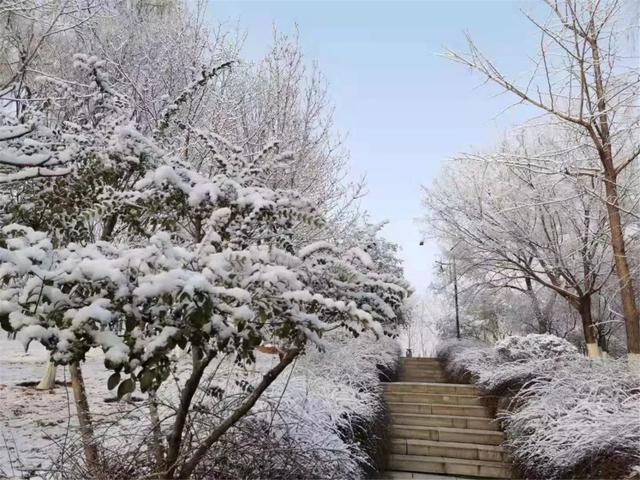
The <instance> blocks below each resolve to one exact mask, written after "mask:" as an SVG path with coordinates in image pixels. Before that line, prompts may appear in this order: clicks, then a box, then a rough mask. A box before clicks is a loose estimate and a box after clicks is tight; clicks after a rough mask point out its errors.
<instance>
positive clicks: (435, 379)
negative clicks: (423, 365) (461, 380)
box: [398, 372, 447, 383]
mask: <svg viewBox="0 0 640 480" xmlns="http://www.w3.org/2000/svg"><path fill="white" fill-rule="evenodd" d="M398 380H399V381H400V382H424V383H447V378H446V377H445V376H444V375H435V374H434V375H430V374H428V373H424V374H423V373H420V374H418V373H415V374H408V373H402V372H400V374H399V375H398Z"/></svg>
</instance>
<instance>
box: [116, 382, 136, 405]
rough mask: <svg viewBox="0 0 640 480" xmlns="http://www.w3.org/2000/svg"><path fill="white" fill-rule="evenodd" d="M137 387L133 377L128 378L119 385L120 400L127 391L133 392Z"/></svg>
mask: <svg viewBox="0 0 640 480" xmlns="http://www.w3.org/2000/svg"><path fill="white" fill-rule="evenodd" d="M135 388H136V384H135V382H134V381H133V380H132V379H130V378H127V379H126V380H125V381H124V382H122V383H121V384H120V386H119V387H118V394H117V395H118V400H119V399H121V398H122V397H124V396H125V395H126V394H127V393H131V392H133V391H134V390H135Z"/></svg>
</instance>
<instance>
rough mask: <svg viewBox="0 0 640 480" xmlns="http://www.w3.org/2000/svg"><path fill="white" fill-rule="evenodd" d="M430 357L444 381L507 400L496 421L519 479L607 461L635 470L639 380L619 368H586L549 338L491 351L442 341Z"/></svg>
mask: <svg viewBox="0 0 640 480" xmlns="http://www.w3.org/2000/svg"><path fill="white" fill-rule="evenodd" d="M438 357H440V358H442V359H443V360H444V362H445V368H446V370H447V371H448V372H449V374H450V375H452V376H454V377H460V376H463V375H465V374H468V375H470V376H471V377H472V379H473V381H474V382H475V383H476V384H477V385H478V386H480V387H481V388H482V389H483V390H485V391H487V392H489V393H494V394H498V395H504V394H511V395H513V398H512V399H511V402H510V404H509V409H508V410H505V411H502V412H500V417H501V419H502V420H503V424H504V427H505V432H506V434H507V445H508V446H509V447H510V449H511V455H512V457H513V459H514V461H516V462H517V463H518V464H520V465H521V466H522V467H523V469H524V470H525V472H526V471H528V472H530V473H532V474H535V475H536V476H538V477H541V478H564V477H566V476H567V475H570V474H571V473H572V472H573V471H574V470H575V469H577V468H581V467H582V468H584V467H585V466H586V465H589V464H590V462H592V463H593V464H597V463H598V462H603V461H606V460H607V458H609V459H610V458H613V457H615V458H616V459H617V460H618V459H619V461H620V462H625V463H627V464H629V465H630V466H631V465H634V464H638V463H640V413H639V412H640V376H638V375H637V374H635V373H632V372H631V371H630V370H629V368H628V366H627V364H626V362H624V361H622V360H590V359H588V358H585V357H583V356H581V355H579V354H578V352H577V350H576V348H575V347H574V346H573V345H571V344H570V343H569V342H567V341H566V340H563V339H561V338H558V337H554V336H553V335H527V336H524V337H519V336H513V337H508V338H506V339H504V340H503V341H501V342H499V343H498V344H496V345H495V346H494V347H490V346H487V345H484V344H481V343H478V342H474V341H470V340H463V341H457V340H449V341H445V342H443V343H441V344H440V345H439V347H438ZM509 389H511V391H509Z"/></svg>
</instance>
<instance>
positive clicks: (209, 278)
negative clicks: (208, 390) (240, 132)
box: [0, 55, 407, 478]
mask: <svg viewBox="0 0 640 480" xmlns="http://www.w3.org/2000/svg"><path fill="white" fill-rule="evenodd" d="M76 67H77V68H78V69H79V70H80V71H81V72H82V73H83V74H84V75H85V76H86V77H87V79H88V83H76V82H74V83H72V84H66V83H65V84H63V85H62V86H61V87H60V88H64V89H65V92H66V95H67V96H68V98H63V97H62V96H61V95H60V93H58V88H57V87H58V86H60V85H59V83H56V84H55V86H54V87H55V88H53V91H55V92H56V95H60V96H58V97H57V100H56V101H52V102H49V103H47V104H45V105H44V106H38V107H37V108H35V107H34V113H33V115H34V118H35V116H37V115H39V116H41V117H42V118H47V119H48V118H51V117H53V118H56V119H57V122H58V123H57V124H56V125H55V126H57V125H71V126H74V127H75V125H76V124H77V123H78V121H80V120H81V121H82V124H83V125H87V127H85V128H84V129H82V128H81V127H75V128H76V129H80V130H81V131H80V132H78V133H77V134H76V135H75V136H65V137H64V138H65V139H66V140H67V141H68V142H69V143H70V144H71V145H72V147H73V148H76V149H77V150H78V151H79V152H80V153H81V154H82V155H81V156H79V157H74V158H73V160H74V162H73V168H72V169H70V170H69V171H67V172H66V175H65V176H63V177H61V178H47V177H42V176H37V177H34V178H33V179H31V180H29V181H27V180H26V179H25V178H24V176H23V177H20V178H22V180H23V181H22V182H20V184H19V185H18V187H17V190H13V189H9V190H7V192H6V193H5V195H6V196H7V197H8V198H10V199H11V202H9V204H8V209H7V211H6V213H5V215H4V218H5V219H6V221H5V222H4V224H3V225H2V229H1V231H2V234H1V238H2V245H1V248H0V258H1V259H2V265H3V267H2V275H0V278H2V281H3V283H4V289H3V291H2V297H1V298H0V301H1V303H0V320H1V321H2V325H3V327H4V328H5V329H8V330H10V331H13V332H15V333H16V334H17V338H18V339H19V340H21V341H23V342H24V343H25V345H28V344H29V342H31V341H39V342H41V343H42V344H43V345H45V347H47V348H48V349H49V350H50V351H51V354H52V357H51V358H52V360H53V361H54V362H56V363H63V364H69V365H71V366H72V368H73V369H75V370H76V371H77V373H76V375H81V374H80V373H79V365H80V363H81V362H82V361H83V359H84V357H85V355H86V353H87V352H88V350H89V349H90V348H92V347H94V346H99V347H101V348H102V349H103V351H104V354H105V366H106V367H107V368H109V369H111V370H113V371H114V373H113V375H112V376H111V378H110V380H109V386H110V388H116V387H117V389H118V395H119V396H123V395H125V394H127V393H130V392H132V391H133V390H134V388H136V386H139V388H140V389H141V390H142V391H144V392H150V393H153V392H154V391H155V390H157V389H158V388H159V386H160V385H161V384H162V383H163V382H164V381H165V380H167V378H168V377H169V374H170V371H171V366H172V362H173V361H174V360H173V357H172V356H171V355H170V353H171V352H172V350H173V349H174V348H175V347H176V346H179V347H181V348H182V349H187V350H190V351H191V355H192V368H191V370H190V372H189V373H188V376H187V379H186V381H185V383H184V385H183V386H182V388H181V390H180V398H179V407H178V409H177V412H176V416H175V419H174V421H173V423H172V424H171V425H170V426H168V427H167V431H168V437H167V438H168V440H167V442H166V445H164V444H163V445H158V446H157V447H158V448H159V449H160V450H162V451H163V452H164V454H163V455H161V457H162V459H161V464H158V465H156V467H155V468H156V469H157V471H158V472H165V476H166V477H169V478H171V477H174V476H177V477H180V478H183V477H187V476H189V475H190V474H191V473H192V472H193V471H194V469H195V468H196V467H197V466H198V464H199V463H200V462H201V461H202V459H203V458H204V456H205V455H206V454H207V452H208V450H209V449H210V448H211V447H212V445H213V444H214V443H215V442H216V441H217V440H218V439H219V438H220V437H221V436H222V435H223V434H224V433H225V432H226V431H227V430H228V429H229V428H230V427H232V426H233V425H234V424H235V423H236V422H237V421H238V420H239V419H240V418H242V417H243V416H244V415H245V414H246V413H247V412H248V411H249V410H250V409H251V407H252V406H253V405H254V404H255V402H256V401H257V400H258V398H259V397H260V395H261V394H262V393H263V392H264V391H265V390H266V388H267V387H268V386H269V385H270V384H271V383H272V382H273V381H274V380H275V379H276V378H277V376H278V375H279V374H280V373H281V372H282V371H283V370H284V369H285V368H286V367H287V366H288V365H289V364H290V363H291V362H292V361H293V360H294V359H295V358H296V357H297V356H298V355H300V353H301V352H302V351H304V349H305V348H306V347H307V346H308V345H310V344H315V345H317V346H318V347H319V348H322V335H323V333H325V332H328V331H332V330H336V329H346V330H348V331H350V332H352V333H353V334H355V335H357V334H359V333H360V332H363V331H367V330H373V331H374V332H376V334H378V335H381V334H383V331H384V330H385V329H386V330H387V331H393V326H394V324H395V323H397V322H399V321H401V316H402V310H401V307H402V303H403V300H404V298H405V297H406V295H407V287H406V285H405V284H404V282H403V281H401V280H398V279H397V278H395V277H393V276H391V275H388V274H385V273H378V272H377V271H376V270H375V265H374V262H373V261H372V260H371V258H370V256H369V255H368V254H367V253H366V252H365V251H364V250H363V249H361V248H357V247H351V248H348V249H346V250H344V251H341V250H340V249H339V248H337V247H335V246H333V245H331V244H328V243H327V242H319V243H314V244H307V243H306V242H305V240H304V239H303V238H302V237H301V236H300V234H299V226H300V225H303V224H304V225H306V226H307V228H320V227H321V225H322V223H323V222H324V219H323V218H322V217H321V216H320V215H318V213H317V211H316V209H315V207H314V205H313V202H312V201H311V200H310V199H309V198H306V197H304V196H303V195H301V194H300V193H299V192H297V191H296V190H291V189H277V188H272V187H270V186H269V182H268V179H269V178H271V175H272V174H273V172H275V171H278V170H279V169H282V168H286V165H287V164H288V163H289V162H291V161H292V159H293V157H292V154H290V153H288V152H283V151H281V149H280V148H279V145H278V143H277V142H272V143H270V144H269V145H267V146H266V147H265V148H264V149H262V150H260V151H255V152H254V151H245V150H244V149H243V148H241V147H237V146H235V145H233V144H232V143H231V142H229V141H228V140H226V139H225V138H223V137H222V136H221V135H219V134H217V133H215V132H212V131H208V130H203V129H198V128H195V127H193V126H191V125H186V124H184V123H182V122H181V120H180V116H179V115H176V112H178V111H179V107H180V105H181V102H183V101H184V99H185V98H186V97H188V96H192V95H194V94H195V93H196V92H197V91H198V89H199V88H200V87H201V86H202V85H201V83H202V82H201V80H200V79H198V80H196V81H195V82H194V84H193V85H190V86H189V87H187V89H185V90H184V91H183V92H180V94H179V95H178V96H177V97H176V99H175V101H174V102H172V103H170V104H169V105H168V107H167V109H166V111H165V112H163V114H162V116H163V127H162V128H158V129H156V130H155V131H154V132H152V134H146V135H145V134H144V132H142V131H141V130H140V129H139V128H138V126H137V124H136V123H135V122H133V121H131V118H132V116H131V112H132V111H133V110H134V107H133V106H132V102H131V101H130V100H129V98H128V97H127V96H126V95H125V94H122V93H119V92H117V91H116V90H115V89H114V88H113V87H112V86H111V85H110V83H109V80H108V75H107V73H106V71H105V69H104V64H103V63H102V62H100V61H98V60H97V59H96V58H95V57H87V56H83V55H80V56H77V57H76ZM219 71H220V70H219V69H218V68H215V69H213V70H212V71H211V72H210V73H208V72H205V73H203V77H207V76H208V78H213V77H214V76H215V75H216V74H217V72H219ZM205 83H206V80H205ZM61 98H62V99H61ZM73 98H77V99H79V104H78V105H76V108H70V106H69V103H68V102H69V101H71V99H73ZM46 114H49V115H46ZM54 114H55V115H54ZM29 115H31V113H30V111H29V110H27V111H26V113H25V116H29ZM176 127H177V128H176ZM50 128H54V126H51V127H50ZM152 135H153V136H152ZM15 141H16V142H18V143H16V144H15V145H13V144H11V145H10V148H13V149H17V150H20V149H22V148H26V147H28V146H29V145H32V144H34V141H35V140H34V139H33V138H32V137H30V136H28V135H26V134H25V135H21V136H19V137H18V138H17V139H15ZM186 144H188V145H190V148H194V149H195V148H197V149H198V150H199V151H200V155H202V156H203V157H206V160H207V162H208V163H209V165H211V167H210V169H209V171H208V174H207V175H204V174H203V173H202V172H198V171H196V170H194V169H192V167H191V165H190V164H189V162H187V161H185V160H184V158H182V156H181V155H180V152H182V151H183V148H184V146H185V145H186ZM43 148H44V147H43ZM49 148H51V146H49ZM11 167H12V168H13V169H15V170H16V171H17V172H18V174H19V173H20V172H21V170H20V165H11ZM36 173H37V172H36ZM12 175H13V176H12ZM4 178H5V179H6V180H7V181H11V182H12V184H13V183H15V180H16V178H17V177H16V176H15V175H14V174H13V173H12V172H9V173H8V174H6V175H5V176H4ZM18 221H19V222H21V223H15V222H18ZM11 222H14V223H11ZM263 343H269V344H275V345H277V346H278V349H279V350H280V351H281V352H282V355H281V357H280V360H279V362H278V363H277V364H276V365H275V366H274V367H273V368H271V369H270V370H269V371H268V372H267V374H266V375H265V376H264V377H263V379H262V380H261V381H260V382H259V383H258V384H257V385H255V386H253V387H252V388H251V389H250V391H249V392H248V393H247V395H246V398H245V399H244V400H243V401H242V402H241V403H240V405H239V406H237V408H235V409H233V410H232V411H230V412H228V415H226V417H225V418H224V419H223V420H222V421H221V422H220V424H219V425H218V426H216V428H214V429H212V430H211V431H210V432H207V434H206V435H204V436H203V438H202V439H201V440H200V441H199V442H198V444H197V445H196V446H195V448H193V449H192V450H190V451H189V452H186V451H184V449H183V445H182V442H183V440H184V436H185V434H186V433H185V425H186V422H187V419H188V417H189V414H190V412H191V408H192V400H193V397H194V395H195V393H196V391H197V389H198V387H199V384H200V382H201V380H202V378H203V374H204V372H205V370H206V368H207V367H208V366H209V364H210V363H211V362H212V361H213V360H214V359H215V358H217V357H218V356H220V355H227V356H231V357H232V358H234V360H235V362H237V363H239V364H245V363H251V362H253V361H254V360H255V353H254V351H255V348H256V347H258V346H260V345H261V344H263ZM80 378H81V377H80ZM74 393H75V388H74ZM76 403H77V404H78V405H79V408H78V412H79V415H80V416H81V417H83V418H81V422H80V423H81V427H84V429H83V436H84V440H85V443H86V445H87V448H86V453H87V463H88V464H89V466H90V467H91V468H96V465H97V463H96V457H97V455H98V452H97V451H96V449H95V447H93V446H92V445H91V439H90V437H91V435H92V431H91V421H90V416H89V412H88V404H87V399H86V394H85V393H84V392H83V391H82V385H81V382H80V384H79V392H78V397H77V398H76Z"/></svg>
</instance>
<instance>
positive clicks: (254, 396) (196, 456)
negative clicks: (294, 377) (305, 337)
mask: <svg viewBox="0 0 640 480" xmlns="http://www.w3.org/2000/svg"><path fill="white" fill-rule="evenodd" d="M299 353H300V349H298V348H294V349H292V350H288V351H287V352H286V353H285V354H284V356H283V357H282V358H281V359H280V362H279V363H278V364H277V365H276V366H275V367H273V368H272V369H271V370H269V371H268V372H267V373H265V375H264V376H263V377H262V381H261V382H260V383H259V384H258V385H257V386H256V388H255V389H254V390H253V391H252V392H251V393H250V394H249V396H247V398H246V399H245V400H244V401H243V402H242V404H241V405H240V406H239V407H238V408H237V409H236V410H234V411H233V412H232V413H231V415H229V416H228V417H227V418H225V419H224V420H223V421H222V423H220V425H218V426H217V427H216V428H214V429H213V431H211V432H210V433H209V435H208V436H207V438H205V439H204V441H203V442H202V443H201V444H200V446H199V447H198V448H196V450H195V453H193V455H192V456H191V458H190V459H189V460H188V461H187V462H185V464H184V465H183V467H182V470H180V474H179V476H178V478H189V477H191V475H192V474H193V471H194V470H195V469H196V467H197V466H198V465H199V464H200V462H201V461H202V459H203V458H204V456H205V455H206V454H207V452H208V451H209V449H210V448H211V447H212V446H213V444H214V443H216V442H217V441H218V439H219V438H220V437H221V436H222V435H224V434H225V433H226V432H227V430H229V429H230V428H231V427H233V426H234V425H235V424H236V423H237V422H238V420H240V419H241V418H242V417H244V416H245V415H246V414H247V413H249V411H250V410H251V408H252V407H253V406H254V405H255V403H256V402H257V401H258V399H259V398H260V396H261V395H262V394H263V393H264V391H265V390H266V389H267V388H268V387H269V385H271V384H272V383H273V382H274V380H275V379H276V378H278V375H280V374H281V373H282V371H283V370H284V369H285V368H287V366H288V365H289V364H291V362H292V361H293V360H294V359H295V358H296V357H297V356H298V354H299ZM172 473H173V472H172ZM172 478H173V477H172Z"/></svg>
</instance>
